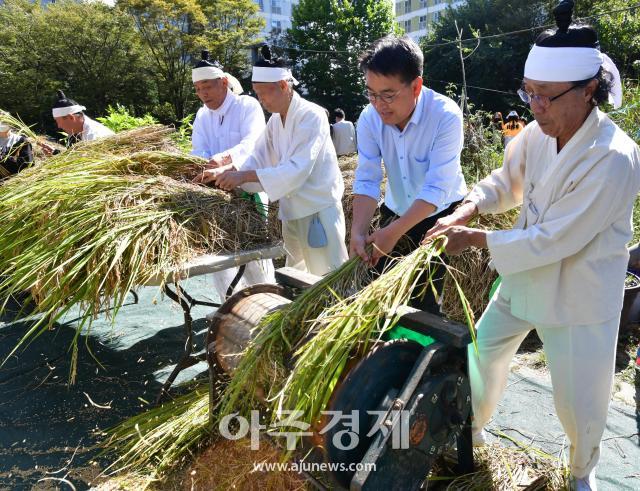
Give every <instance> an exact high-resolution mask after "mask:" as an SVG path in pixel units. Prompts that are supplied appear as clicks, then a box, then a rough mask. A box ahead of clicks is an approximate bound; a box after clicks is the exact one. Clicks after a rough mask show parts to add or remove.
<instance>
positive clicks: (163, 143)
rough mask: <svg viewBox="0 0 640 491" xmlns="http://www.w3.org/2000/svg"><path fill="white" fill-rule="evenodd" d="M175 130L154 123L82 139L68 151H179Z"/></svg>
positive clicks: (121, 153)
mask: <svg viewBox="0 0 640 491" xmlns="http://www.w3.org/2000/svg"><path fill="white" fill-rule="evenodd" d="M174 134H175V130H174V129H173V128H172V127H170V126H164V125H161V124H153V125H149V126H142V127H139V128H132V129H129V130H126V131H121V132H119V133H116V134H115V135H113V136H109V137H106V138H98V139H97V140H91V141H80V142H78V143H76V144H75V145H73V146H72V147H70V148H69V150H67V151H68V152H74V153H78V152H89V153H91V154H96V153H108V154H112V155H130V154H132V153H135V152H141V151H168V152H174V153H175V152H177V151H178V149H177V148H176V145H175V144H174V142H173V139H172V138H173V135H174Z"/></svg>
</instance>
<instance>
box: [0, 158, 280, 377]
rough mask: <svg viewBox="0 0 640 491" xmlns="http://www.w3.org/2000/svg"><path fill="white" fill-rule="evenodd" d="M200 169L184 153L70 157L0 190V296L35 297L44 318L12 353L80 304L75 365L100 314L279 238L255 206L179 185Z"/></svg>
mask: <svg viewBox="0 0 640 491" xmlns="http://www.w3.org/2000/svg"><path fill="white" fill-rule="evenodd" d="M203 165H204V160H203V159H198V158H196V157H191V156H184V155H181V154H168V153H154V152H143V153H138V154H133V155H131V156H127V157H123V156H121V157H119V156H113V155H89V154H86V153H73V152H72V153H66V154H61V155H59V156H56V157H54V158H51V159H48V160H47V161H46V162H44V163H42V164H41V165H39V166H36V167H33V168H30V169H27V170H25V171H24V172H22V173H20V174H19V175H17V176H15V178H12V179H9V180H8V181H7V182H6V183H5V184H4V185H3V186H0V276H1V277H2V280H1V281H0V298H5V299H8V298H10V297H11V296H12V295H16V294H19V293H21V292H23V291H29V292H30V293H31V299H32V302H33V304H34V313H36V314H42V316H41V317H40V319H38V320H37V322H35V324H34V325H33V326H32V327H31V328H30V329H29V330H28V331H27V333H26V334H25V335H24V336H23V338H22V339H21V341H20V342H19V343H18V345H17V346H16V347H15V348H14V350H13V351H12V353H13V352H15V350H16V349H18V348H19V347H20V346H22V345H23V344H24V343H26V341H27V340H28V339H30V338H31V337H32V336H37V335H39V334H41V333H42V332H44V331H45V330H46V329H47V328H49V327H52V326H53V324H54V323H55V322H56V321H57V320H58V319H60V318H61V317H62V316H64V315H65V314H66V313H67V312H69V310H70V309H72V308H74V306H79V308H80V310H81V313H82V319H81V320H80V322H79V324H78V326H77V333H76V337H75V339H74V342H73V352H72V361H74V360H75V357H76V356H77V340H78V336H79V335H80V333H81V332H82V331H83V330H84V329H89V328H90V326H91V321H92V320H93V319H94V318H95V317H96V316H97V315H98V314H99V313H101V312H102V311H105V310H106V311H109V310H110V309H113V316H114V317H115V315H116V314H117V312H118V310H119V308H120V307H121V306H122V304H123V303H124V301H125V297H126V295H127V294H128V292H129V291H130V290H131V289H133V288H135V287H137V286H139V285H144V284H146V283H149V282H152V281H153V282H154V283H157V282H159V283H160V284H161V285H162V284H163V282H165V281H173V280H175V281H177V280H178V278H177V277H176V278H174V277H173V276H172V275H173V274H174V272H176V271H177V270H178V269H179V267H180V265H181V264H183V263H184V262H186V261H188V260H190V259H192V258H193V257H195V256H198V255H200V254H204V253H212V254H216V253H221V252H223V251H224V252H228V251H235V250H238V249H240V248H250V247H253V246H259V245H263V244H265V243H267V242H273V241H274V240H275V239H276V237H277V231H276V230H275V227H274V228H272V229H268V228H267V224H266V222H265V221H264V219H263V217H262V215H261V214H260V213H259V211H258V210H257V209H256V208H255V206H254V204H253V203H251V202H250V201H248V200H246V199H242V198H240V197H237V196H234V195H231V194H229V193H226V192H224V191H221V190H217V189H213V188H207V187H204V186H199V185H195V184H192V183H191V182H188V181H178V180H177V178H179V176H180V175H185V174H187V175H195V172H196V169H201V168H202V166H203ZM168 176H172V177H175V179H174V178H172V177H168ZM273 225H275V224H273V223H272V226H273ZM6 302H7V300H5V303H4V304H2V306H1V307H0V308H4V307H5V306H6ZM70 379H71V382H73V381H74V380H75V363H72V368H71V374H70Z"/></svg>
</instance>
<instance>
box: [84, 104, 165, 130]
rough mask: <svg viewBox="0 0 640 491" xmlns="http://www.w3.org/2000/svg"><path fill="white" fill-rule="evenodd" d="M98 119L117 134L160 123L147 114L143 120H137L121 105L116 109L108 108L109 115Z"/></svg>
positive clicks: (117, 105)
mask: <svg viewBox="0 0 640 491" xmlns="http://www.w3.org/2000/svg"><path fill="white" fill-rule="evenodd" d="M96 119H97V120H98V121H100V122H101V123H102V124H103V125H105V126H106V127H107V128H109V129H110V130H113V131H115V132H116V133H119V132H120V131H125V130H132V129H134V128H140V127H141V126H149V125H152V124H157V123H158V122H157V121H156V119H155V118H154V117H153V116H151V115H150V114H145V115H144V116H142V117H141V118H137V117H135V116H133V115H132V114H129V111H128V110H127V108H126V107H124V106H121V105H120V104H116V107H113V106H109V107H107V115H106V116H104V117H102V118H96Z"/></svg>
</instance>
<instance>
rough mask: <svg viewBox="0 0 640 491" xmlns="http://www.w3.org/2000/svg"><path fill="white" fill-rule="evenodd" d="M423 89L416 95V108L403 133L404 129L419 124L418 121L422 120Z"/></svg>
mask: <svg viewBox="0 0 640 491" xmlns="http://www.w3.org/2000/svg"><path fill="white" fill-rule="evenodd" d="M425 90H426V89H425V87H422V88H421V89H420V94H418V100H417V101H416V107H415V109H414V110H413V114H412V115H411V119H409V122H408V123H407V125H406V126H405V127H404V131H406V129H407V128H408V127H409V125H410V124H416V125H417V124H419V123H420V120H421V119H422V113H423V112H424V107H423V106H424V99H425V96H424V91H425Z"/></svg>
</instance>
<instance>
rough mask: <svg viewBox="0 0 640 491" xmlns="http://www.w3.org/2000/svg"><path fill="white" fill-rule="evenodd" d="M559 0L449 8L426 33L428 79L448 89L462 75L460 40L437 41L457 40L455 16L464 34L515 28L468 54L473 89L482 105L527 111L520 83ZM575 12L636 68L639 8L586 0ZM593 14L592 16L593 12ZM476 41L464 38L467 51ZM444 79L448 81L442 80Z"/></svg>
mask: <svg viewBox="0 0 640 491" xmlns="http://www.w3.org/2000/svg"><path fill="white" fill-rule="evenodd" d="M557 3H558V2H557V0H553V1H551V0H531V1H529V2H514V1H512V0H467V2H466V3H465V4H464V5H462V6H460V7H458V8H457V9H455V10H454V9H452V8H451V7H449V8H447V10H446V11H445V12H444V14H443V15H442V16H441V17H440V20H439V21H438V22H437V23H436V24H435V25H434V27H433V30H432V31H431V35H430V36H429V37H427V38H425V39H424V41H423V48H424V51H425V75H426V78H427V82H428V83H429V84H430V85H432V86H433V87H434V88H435V89H436V90H439V91H442V90H444V87H445V86H446V83H448V82H454V83H460V82H461V81H462V68H461V65H460V55H459V50H458V46H457V44H456V43H451V44H447V45H445V46H432V45H434V44H441V43H446V42H450V41H455V40H456V30H455V25H454V21H456V22H457V23H458V26H459V27H460V28H462V29H463V33H462V39H468V38H473V37H474V36H476V35H479V36H482V37H486V36H491V35H500V34H502V33H508V32H513V31H521V32H518V33H515V34H510V35H507V36H502V37H496V38H490V39H481V40H480V44H479V45H478V48H477V49H476V50H475V52H473V54H472V55H471V56H470V57H469V58H468V59H466V60H465V72H466V77H467V84H468V85H471V86H475V87H481V88H483V89H493V90H498V91H501V92H507V93H506V94H505V93H501V92H492V91H491V90H481V89H477V88H474V87H469V88H468V95H469V97H470V99H471V100H472V101H473V102H474V103H475V104H476V106H479V107H482V108H484V109H485V110H489V111H502V112H504V111H507V110H510V109H517V110H518V111H519V112H520V111H527V110H528V108H526V107H525V106H524V105H523V104H522V102H521V101H520V99H519V98H518V96H517V95H516V94H515V89H517V88H518V86H519V85H520V81H521V80H522V76H523V72H524V63H525V61H526V58H527V54H528V53H529V49H530V47H531V45H532V44H533V43H534V41H535V38H536V37H537V35H538V34H539V33H540V32H542V30H543V29H542V28H540V29H534V30H529V29H531V28H535V27H538V26H550V25H553V24H554V21H553V16H552V13H551V11H552V9H553V7H554V6H555V5H557ZM576 3H577V6H576V11H575V13H574V18H582V20H583V21H585V22H590V23H591V24H593V25H594V26H595V27H596V29H597V31H598V34H599V37H600V43H601V46H602V50H603V51H604V52H605V53H608V54H609V56H611V58H612V59H613V60H614V61H615V62H616V64H617V65H618V68H619V69H620V72H621V74H622V76H623V77H625V76H630V75H632V74H633V72H634V70H633V62H634V60H637V59H638V58H640V15H638V12H637V11H627V12H620V13H615V14H611V15H603V16H601V17H597V18H596V17H593V16H594V15H595V16H597V15H599V14H602V13H603V12H610V11H613V10H619V9H623V8H626V7H628V6H629V3H628V2H627V1H626V0H584V1H580V2H576ZM587 16H591V17H587ZM475 46H476V41H468V42H465V43H463V48H464V52H465V55H468V54H470V53H471V51H472V50H473V48H475ZM440 81H444V82H440Z"/></svg>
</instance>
